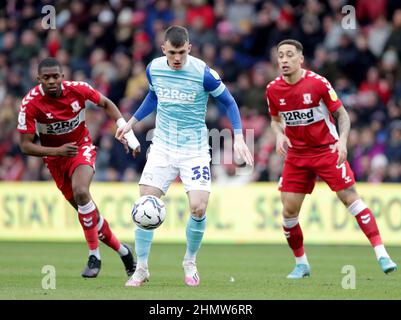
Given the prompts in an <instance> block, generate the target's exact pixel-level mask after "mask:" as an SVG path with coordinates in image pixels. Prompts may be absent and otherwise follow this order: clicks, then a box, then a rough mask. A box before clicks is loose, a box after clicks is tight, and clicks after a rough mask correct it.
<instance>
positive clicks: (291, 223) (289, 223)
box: [283, 217, 299, 229]
mask: <svg viewBox="0 0 401 320" xmlns="http://www.w3.org/2000/svg"><path fill="white" fill-rule="evenodd" d="M298 222H299V218H298V217H295V218H283V226H284V227H286V228H290V229H291V228H293V227H295V226H296V225H297V224H298Z"/></svg>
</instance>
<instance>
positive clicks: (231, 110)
mask: <svg viewBox="0 0 401 320" xmlns="http://www.w3.org/2000/svg"><path fill="white" fill-rule="evenodd" d="M203 86H204V88H205V90H206V91H208V92H209V93H210V94H211V95H212V96H213V97H214V98H215V99H216V100H217V101H218V102H220V103H221V104H222V105H224V106H225V108H226V112H227V116H228V118H229V120H230V122H231V125H232V127H233V130H234V153H235V155H236V156H239V157H240V158H241V159H243V160H244V161H245V163H246V164H247V165H249V166H253V156H252V154H251V152H250V151H249V149H248V146H247V145H246V143H245V141H244V136H243V134H242V124H241V116H240V112H239V109H238V105H237V103H236V102H235V100H234V97H233V96H232V95H231V93H230V92H229V91H228V90H227V88H226V86H225V85H224V84H223V82H222V81H221V79H220V77H219V75H218V74H217V72H216V71H214V70H213V69H210V68H209V67H205V75H204V81H203Z"/></svg>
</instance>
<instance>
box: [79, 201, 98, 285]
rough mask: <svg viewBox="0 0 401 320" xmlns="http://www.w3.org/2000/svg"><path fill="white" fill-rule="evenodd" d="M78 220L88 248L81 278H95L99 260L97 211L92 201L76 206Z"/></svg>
mask: <svg viewBox="0 0 401 320" xmlns="http://www.w3.org/2000/svg"><path fill="white" fill-rule="evenodd" d="M78 218H79V222H80V223H81V226H82V229H83V230H84V234H85V239H86V242H87V244H88V247H89V258H88V263H87V265H86V267H85V269H84V270H83V272H82V276H83V277H84V278H96V277H97V275H98V274H99V272H100V268H101V260H100V252H99V240H98V236H97V228H96V225H97V224H96V221H97V210H96V206H95V204H94V202H93V201H92V200H91V201H89V202H88V203H87V204H86V205H83V206H80V205H78Z"/></svg>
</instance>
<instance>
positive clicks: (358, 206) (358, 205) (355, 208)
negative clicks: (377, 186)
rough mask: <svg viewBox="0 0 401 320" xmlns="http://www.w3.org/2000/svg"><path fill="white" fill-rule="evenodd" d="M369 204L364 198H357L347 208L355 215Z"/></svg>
mask: <svg viewBox="0 0 401 320" xmlns="http://www.w3.org/2000/svg"><path fill="white" fill-rule="evenodd" d="M367 207H368V206H367V205H366V204H365V202H363V200H362V199H358V200H355V201H354V202H353V203H352V204H351V205H350V206H349V207H348V208H347V209H348V211H349V212H350V213H351V214H352V215H353V216H354V217H355V216H357V215H358V214H359V213H361V212H362V211H363V210H365V209H366V208H367Z"/></svg>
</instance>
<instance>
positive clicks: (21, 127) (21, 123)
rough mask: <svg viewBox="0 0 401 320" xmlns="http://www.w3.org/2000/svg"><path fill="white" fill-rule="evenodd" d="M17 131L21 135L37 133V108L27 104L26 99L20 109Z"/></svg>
mask: <svg viewBox="0 0 401 320" xmlns="http://www.w3.org/2000/svg"><path fill="white" fill-rule="evenodd" d="M17 130H18V131H19V132H20V133H27V134H34V133H36V120H35V108H34V106H33V105H32V104H31V103H27V101H26V97H25V98H24V99H22V102H21V106H20V108H19V113H18V125H17Z"/></svg>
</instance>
